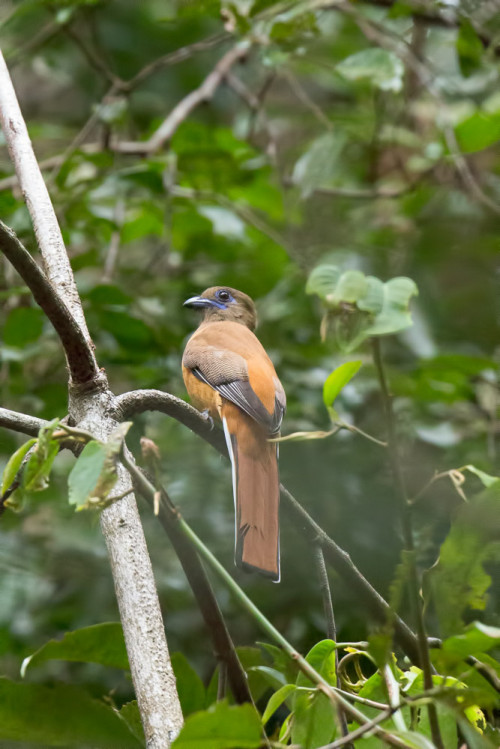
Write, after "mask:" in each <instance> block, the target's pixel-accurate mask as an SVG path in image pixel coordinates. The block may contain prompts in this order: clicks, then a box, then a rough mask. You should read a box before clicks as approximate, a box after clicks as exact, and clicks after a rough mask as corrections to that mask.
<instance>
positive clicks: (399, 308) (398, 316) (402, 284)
mask: <svg viewBox="0 0 500 749" xmlns="http://www.w3.org/2000/svg"><path fill="white" fill-rule="evenodd" d="M417 294H418V289H417V285H416V283H415V282H414V281H412V280H411V278H405V277H404V276H401V277H399V278H391V279H390V280H389V281H386V283H385V284H384V301H383V304H382V309H381V310H380V312H379V313H378V314H377V315H376V316H375V319H374V321H373V323H372V324H371V325H369V326H368V327H367V328H366V330H365V331H364V334H363V336H364V338H366V337H368V336H372V335H387V334H389V333H398V332H399V331H401V330H404V329H405V328H408V327H409V326H410V325H411V324H412V319H411V313H410V311H409V303H410V299H411V298H412V296H416V295H417ZM361 308H362V307H361Z"/></svg>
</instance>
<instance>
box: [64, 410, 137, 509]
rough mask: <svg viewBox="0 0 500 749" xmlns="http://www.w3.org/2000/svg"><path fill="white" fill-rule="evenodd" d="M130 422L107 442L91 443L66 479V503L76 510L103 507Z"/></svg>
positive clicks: (114, 480) (114, 477) (92, 441)
mask: <svg viewBox="0 0 500 749" xmlns="http://www.w3.org/2000/svg"><path fill="white" fill-rule="evenodd" d="M130 427H131V422H124V423H123V424H120V425H119V426H118V427H117V428H116V429H115V431H114V432H113V433H112V434H110V436H109V439H108V441H107V442H97V441H96V440H91V441H90V442H88V443H87V444H86V445H85V447H84V448H83V450H82V454H81V455H80V457H79V458H78V460H77V462H76V463H75V465H74V467H73V469H72V471H71V473H70V474H69V477H68V490H69V496H68V501H69V503H70V504H72V505H76V509H77V510H84V509H88V508H89V507H92V506H103V504H104V503H105V502H106V500H107V499H108V495H109V494H110V492H111V490H112V488H113V487H114V485H115V483H116V479H117V472H116V466H117V462H118V456H119V453H120V451H121V449H122V445H123V440H124V439H125V435H126V434H127V432H128V430H129V429H130Z"/></svg>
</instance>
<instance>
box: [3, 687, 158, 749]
mask: <svg viewBox="0 0 500 749" xmlns="http://www.w3.org/2000/svg"><path fill="white" fill-rule="evenodd" d="M0 739H1V740H2V741H22V742H34V743H35V744H38V745H45V746H61V747H75V749H77V747H82V746H85V745H90V746H95V747H96V749H97V748H98V749H114V747H116V746H117V744H118V745H119V746H120V747H123V749H129V747H130V749H135V748H136V747H140V746H143V744H142V743H141V742H140V741H138V740H137V738H136V737H135V736H134V735H133V734H132V733H131V732H130V731H129V729H128V727H127V725H126V723H125V722H124V721H123V720H121V718H120V716H119V715H118V714H117V713H116V712H115V710H114V709H113V708H112V707H110V706H109V705H106V704H105V703H104V702H101V701H100V700H95V699H91V698H90V697H89V696H88V694H87V693H86V692H85V691H84V690H82V689H79V688H77V687H73V686H70V685H68V684H55V685H54V686H52V687H45V686H42V685H40V684H16V683H15V682H13V681H10V680H9V679H6V678H0Z"/></svg>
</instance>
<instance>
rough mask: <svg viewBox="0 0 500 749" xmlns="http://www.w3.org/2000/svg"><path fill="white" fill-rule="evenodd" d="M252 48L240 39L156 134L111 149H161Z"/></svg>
mask: <svg viewBox="0 0 500 749" xmlns="http://www.w3.org/2000/svg"><path fill="white" fill-rule="evenodd" d="M249 49H250V42H247V41H242V42H239V43H238V44H237V45H236V46H235V47H233V48H232V49H230V50H229V52H226V54H225V55H224V56H223V57H222V58H221V59H220V60H219V62H218V63H217V65H216V66H215V67H214V69H213V70H212V71H211V72H210V73H209V74H208V75H207V77H206V78H205V80H204V81H203V83H202V84H201V85H200V86H199V87H198V88H196V89H195V90H194V91H191V92H190V93H189V94H188V95H187V96H185V97H184V99H182V100H181V101H180V102H179V103H178V104H177V105H176V106H175V107H174V108H173V110H172V111H171V112H170V114H169V115H168V117H167V118H166V119H165V120H164V121H163V122H162V124H161V125H160V127H159V128H158V129H157V130H156V131H155V132H154V133H153V135H152V136H151V137H150V138H149V139H148V140H145V141H139V142H126V141H121V142H119V143H112V144H111V149H112V150H115V151H119V152H120V153H132V154H138V155H140V154H151V153H154V152H155V151H157V150H158V149H160V148H161V147H162V146H163V145H165V143H166V142H167V141H169V140H170V138H171V137H172V136H173V134H174V133H175V131H176V130H177V128H178V127H179V125H180V124H181V123H182V122H184V120H185V119H186V118H187V117H189V115H190V114H191V112H192V111H193V110H194V109H196V107H198V106H199V105H200V104H203V103H204V102H207V101H210V100H211V99H212V98H213V96H214V94H215V92H216V91H217V89H218V87H219V86H220V85H221V83H222V82H223V81H224V78H225V76H226V74H227V73H228V72H229V70H230V69H231V68H232V66H233V65H235V63H237V62H239V61H240V60H243V58H244V57H246V56H247V54H248V50H249Z"/></svg>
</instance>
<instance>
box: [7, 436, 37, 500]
mask: <svg viewBox="0 0 500 749" xmlns="http://www.w3.org/2000/svg"><path fill="white" fill-rule="evenodd" d="M35 444H36V439H31V440H28V441H27V442H25V443H24V445H21V447H18V449H17V450H16V452H15V453H14V454H13V455H11V456H10V458H9V460H8V462H7V465H6V466H5V468H4V470H3V474H2V494H4V493H5V492H6V491H7V489H9V488H10V487H11V486H12V484H13V483H14V479H15V478H16V475H17V472H18V471H19V469H20V468H21V466H22V463H23V460H24V458H25V457H26V454H27V452H28V450H30V448H32V447H33V445H35Z"/></svg>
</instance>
